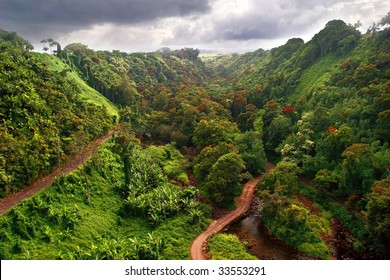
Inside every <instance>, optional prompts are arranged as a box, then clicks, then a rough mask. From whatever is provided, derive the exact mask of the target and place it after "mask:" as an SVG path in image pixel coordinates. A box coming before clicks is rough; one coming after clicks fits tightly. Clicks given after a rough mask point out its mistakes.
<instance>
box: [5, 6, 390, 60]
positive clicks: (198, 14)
mask: <svg viewBox="0 0 390 280" xmlns="http://www.w3.org/2000/svg"><path fill="white" fill-rule="evenodd" d="M388 11H390V2H389V1H383V0H311V1H307V0H273V1H269V0H61V1H59V0H1V1H0V28H3V29H6V30H9V31H16V32H18V33H19V34H21V35H22V36H24V37H25V38H26V39H28V40H30V41H32V43H37V44H38V45H39V41H40V40H41V39H43V38H48V37H52V38H54V39H56V40H58V41H59V42H60V43H61V44H62V45H66V44H69V43H73V42H80V43H83V44H86V45H88V46H89V47H91V48H94V49H106V50H112V49H119V50H123V51H130V52H132V51H152V50H156V49H159V48H161V47H163V46H166V47H170V48H182V47H196V48H200V49H214V50H221V51H226V52H229V51H232V52H236V51H238V52H240V51H249V50H255V49H258V48H271V47H274V46H278V45H280V44H282V43H285V42H286V41H287V40H288V39H289V38H292V37H301V38H303V39H304V40H310V39H311V37H312V36H313V35H314V34H315V33H317V32H319V31H320V30H321V29H322V28H324V26H325V24H326V23H327V22H328V21H330V20H333V19H341V20H343V21H345V22H346V23H351V24H354V23H356V22H357V21H358V20H360V21H361V23H362V24H363V27H362V28H361V31H362V32H364V31H365V30H367V28H368V27H369V25H371V24H372V23H373V22H374V21H375V22H378V21H379V20H380V19H381V17H383V16H384V15H386V14H387V12H388ZM364 29H365V30H364ZM39 48H41V46H40V47H39Z"/></svg>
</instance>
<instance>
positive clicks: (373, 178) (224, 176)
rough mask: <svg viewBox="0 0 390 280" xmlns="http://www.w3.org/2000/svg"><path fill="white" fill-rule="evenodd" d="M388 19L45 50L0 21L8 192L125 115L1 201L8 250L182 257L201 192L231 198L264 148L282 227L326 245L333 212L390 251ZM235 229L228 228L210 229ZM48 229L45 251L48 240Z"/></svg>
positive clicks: (272, 216) (299, 243) (198, 217)
mask: <svg viewBox="0 0 390 280" xmlns="http://www.w3.org/2000/svg"><path fill="white" fill-rule="evenodd" d="M383 22H384V23H383V24H380V25H378V26H382V28H377V27H378V26H374V27H373V28H371V29H370V30H369V32H367V33H366V34H361V33H360V32H359V31H358V30H356V29H355V28H354V27H353V26H351V25H349V24H346V23H344V22H343V21H341V20H333V21H330V22H329V23H328V24H327V25H326V26H325V28H324V29H323V30H321V31H320V32H319V33H318V34H316V35H315V36H314V37H313V38H312V40H310V41H308V42H306V43H305V42H304V41H303V40H302V39H299V38H293V39H290V40H288V42H287V43H286V44H285V45H283V46H280V47H277V48H274V49H272V50H268V51H266V50H262V49H259V50H257V51H254V52H251V53H246V54H240V55H239V54H233V55H213V56H200V54H199V50H194V49H182V50H177V51H172V50H169V49H166V48H163V49H161V50H158V51H156V52H153V53H133V54H127V53H122V52H120V51H113V52H108V51H93V50H91V49H89V48H88V47H87V46H84V45H82V44H71V45H69V46H67V47H65V48H64V49H63V50H61V51H60V52H57V56H49V55H46V54H45V55H43V54H36V53H32V52H30V50H31V45H30V44H29V43H28V42H27V41H26V40H24V39H22V38H20V37H19V36H17V35H16V34H15V33H8V32H5V31H3V30H0V50H1V52H0V70H1V71H0V91H1V96H0V98H1V100H0V118H1V119H0V120H1V124H2V125H1V128H0V129H1V130H0V151H1V152H0V186H1V190H0V195H1V196H5V195H7V194H8V193H10V192H14V191H16V190H18V189H20V188H21V187H23V186H24V185H26V184H28V183H30V182H32V181H34V180H36V179H37V178H39V177H40V176H42V175H44V174H47V172H49V171H50V170H52V169H53V168H54V167H55V166H57V165H59V164H60V163H61V162H62V160H63V159H64V158H66V157H68V156H69V155H74V154H77V153H80V151H81V150H82V148H83V145H84V144H85V143H87V142H89V141H90V140H92V139H94V138H96V137H98V136H100V135H102V134H103V133H105V132H106V131H107V130H108V129H109V127H110V126H111V125H112V124H113V123H115V122H117V121H118V120H119V119H118V117H119V118H120V121H122V122H125V123H127V124H128V125H127V126H126V127H128V128H129V131H130V133H129V131H123V132H122V133H120V134H118V136H116V137H115V139H114V142H112V143H111V144H110V145H111V146H110V148H109V149H108V148H107V149H103V150H102V151H103V152H102V151H101V152H100V153H103V154H104V155H101V156H99V157H96V158H95V161H94V160H92V161H91V162H90V163H88V164H87V165H86V166H85V167H83V169H81V170H79V171H77V172H76V173H74V174H72V175H69V176H68V177H66V178H65V177H61V178H60V179H58V181H57V182H56V184H55V186H54V187H53V188H52V190H50V191H47V192H44V193H42V194H41V195H38V196H36V197H34V198H31V199H30V200H28V201H26V202H24V203H23V204H22V205H21V206H18V207H16V208H14V209H13V210H11V211H10V212H9V213H8V214H7V215H6V216H5V217H3V218H2V220H1V222H2V223H3V225H4V227H2V228H3V230H2V232H1V240H2V242H3V243H4V244H5V247H4V248H5V249H4V251H3V252H2V255H1V257H2V258H3V257H4V258H28V257H32V258H38V257H41V258H123V259H126V258H153V259H156V258H160V259H161V258H181V257H183V258H186V257H187V254H188V250H187V251H186V250H184V247H185V246H184V245H183V244H187V245H188V244H189V243H190V239H191V238H193V237H194V236H193V235H194V234H195V233H196V232H200V230H201V229H202V227H204V226H205V224H204V222H205V217H208V210H207V208H205V207H204V205H203V204H201V203H199V197H202V196H205V197H207V199H205V201H211V202H212V203H213V205H217V206H220V207H232V205H233V204H234V197H235V196H236V195H237V194H239V193H240V186H241V185H242V183H243V180H245V179H250V178H251V177H252V176H255V175H258V174H260V173H261V172H263V171H264V170H265V163H266V161H267V158H268V159H270V160H272V161H277V162H279V163H278V164H277V166H276V168H275V169H274V170H273V171H271V172H270V173H269V174H268V175H267V176H265V177H264V180H263V183H262V184H261V189H262V192H261V197H262V199H263V203H264V205H263V208H262V209H261V213H262V215H263V218H264V221H265V223H266V224H267V226H268V227H269V229H270V231H271V232H272V233H273V234H274V235H276V236H277V237H278V238H280V239H283V240H284V241H286V242H287V243H289V244H291V245H293V246H295V247H296V248H298V249H299V250H300V251H302V252H305V253H307V254H309V255H311V256H314V257H317V258H330V257H331V250H330V248H331V247H332V244H331V243H332V242H331V241H329V240H331V239H332V238H331V236H332V234H334V232H333V230H334V229H333V228H332V225H333V224H334V220H335V219H337V221H339V222H340V223H341V224H342V226H343V227H345V228H346V229H348V231H349V232H350V234H351V239H352V240H353V242H354V246H355V247H356V248H359V250H360V251H369V252H374V253H375V254H376V255H375V256H376V257H378V258H387V257H388V256H389V240H388V236H389V220H390V218H389V213H388V210H389V206H388V201H389V199H388V196H389V193H388V189H389V188H388V187H389V186H388V185H389V184H388V180H389V175H390V169H389V166H390V149H389V146H388V145H389V135H390V125H389V123H390V70H389V69H390V67H389V66H390V55H389V53H390V28H386V26H387V23H386V20H385V18H384V19H383ZM53 42H55V41H53ZM56 44H57V47H59V44H58V43H57V42H56ZM200 57H202V59H201V58H200ZM82 79H83V80H84V81H82ZM98 92H99V93H98ZM103 96H104V97H106V98H107V99H108V100H110V101H111V102H109V101H108V100H107V99H106V98H104V97H103ZM113 103H114V104H115V105H113ZM116 106H118V108H120V109H119V111H118V109H117V107H116ZM140 143H142V144H143V146H144V148H141V147H140ZM168 143H169V144H168ZM146 146H147V147H146ZM178 149H180V152H179V151H178ZM192 171H193V175H194V176H192ZM302 177H305V178H306V179H302ZM307 179H311V180H312V181H313V182H311V181H309V180H307ZM302 180H303V181H304V182H306V183H305V184H302ZM92 182H93V183H92ZM190 184H191V185H194V186H190ZM95 189H96V191H97V192H101V195H102V196H104V197H106V196H107V199H106V200H105V202H103V200H104V198H101V200H100V198H99V199H97V197H95V198H94V190H95ZM98 190H99V191H98ZM85 193H88V194H89V195H87V198H85ZM48 197H50V198H48ZM308 200H309V201H310V203H308ZM202 201H203V200H202ZM48 205H49V206H48ZM95 207H96V208H95ZM103 209H104V210H103ZM30 212H31V213H32V214H29V215H28V214H27V213H30ZM88 213H89V214H88ZM88 215H90V216H91V217H92V218H91V219H92V220H89V219H90V218H88V217H89V216H88ZM27 217H29V219H27ZM93 219H95V220H93ZM93 221H94V222H95V224H93ZM97 225H102V226H101V228H100V229H98V228H97V227H98V226H97ZM113 225H115V226H117V227H118V230H112V228H113ZM125 227H130V228H131V230H129V233H128V234H124V232H125V230H124V228H125ZM187 228H191V229H192V230H191V232H188V231H187V230H184V229H187ZM110 231H111V232H110ZM166 232H171V235H172V236H171V237H166V236H165V235H164V234H165V233H166ZM148 233H149V234H148ZM83 236H85V238H84V237H83ZM87 238H92V239H93V240H99V242H92V243H91V242H90V241H89V240H90V239H87ZM228 239H229V240H228ZM231 239H232V237H226V236H218V235H217V236H216V237H214V239H213V241H212V244H214V245H215V244H218V243H219V244H221V243H229V242H233V241H232V240H231ZM87 240H88V241H87ZM54 241H55V242H54ZM53 242H54V243H58V246H57V245H56V246H57V247H56V246H54V244H52V243H53ZM63 243H64V244H63ZM47 244H49V247H50V250H49V252H50V253H48V254H47V255H41V256H39V255H38V253H37V252H38V250H39V249H41V248H42V247H43V246H47ZM61 244H63V245H61ZM65 244H66V245H65ZM77 246H78V247H77ZM234 246H236V245H234ZM237 246H238V245H237ZM54 248H55V249H54ZM58 248H60V250H61V252H62V253H63V254H62V253H61V254H62V255H61V254H60V253H59V252H58ZM129 248H132V249H131V250H130V249H129ZM241 249H242V248H241ZM56 250H57V251H56ZM218 250H219V249H218ZM53 252H55V253H53ZM184 252H185V253H184ZM28 254H30V255H28ZM233 257H234V256H233ZM234 258H235V257H234Z"/></svg>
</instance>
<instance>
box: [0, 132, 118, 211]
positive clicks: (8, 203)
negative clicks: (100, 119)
mask: <svg viewBox="0 0 390 280" xmlns="http://www.w3.org/2000/svg"><path fill="white" fill-rule="evenodd" d="M121 129H122V126H121V125H118V126H117V127H115V128H114V129H113V130H111V131H110V132H108V133H107V134H105V135H103V136H102V137H100V138H98V139H96V140H94V141H92V142H91V143H89V144H88V145H87V146H86V147H85V148H84V149H83V152H82V153H81V154H79V155H77V156H75V157H74V158H73V159H72V160H70V161H69V162H68V163H67V164H66V165H65V166H63V167H61V168H59V169H57V170H56V171H54V172H53V173H51V174H50V175H48V176H46V177H44V178H42V179H40V180H39V181H37V182H35V183H33V184H31V185H28V186H26V187H24V188H23V189H22V190H21V191H19V192H17V193H14V194H11V195H9V196H7V197H6V198H4V199H3V200H1V201H0V216H1V215H3V214H4V213H6V212H7V211H9V210H10V209H11V208H12V207H14V206H15V205H17V204H19V203H20V202H21V201H22V200H24V199H26V198H29V197H31V196H33V195H34V194H36V193H38V192H39V191H41V190H43V189H45V188H47V187H48V186H50V185H51V184H52V183H53V181H54V180H55V178H56V177H58V176H59V175H61V174H62V173H69V172H71V171H73V170H74V169H76V168H77V167H79V166H80V165H81V164H83V163H84V162H86V161H87V159H88V158H89V157H90V156H91V155H92V153H93V151H94V150H95V149H96V148H97V147H99V146H100V145H101V144H103V143H104V142H105V141H106V140H107V139H109V138H110V137H111V136H112V135H113V134H115V133H117V132H118V131H120V130H121Z"/></svg>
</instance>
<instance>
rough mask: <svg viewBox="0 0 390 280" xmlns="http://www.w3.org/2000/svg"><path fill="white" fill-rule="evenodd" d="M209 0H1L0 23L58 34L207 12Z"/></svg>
mask: <svg viewBox="0 0 390 280" xmlns="http://www.w3.org/2000/svg"><path fill="white" fill-rule="evenodd" d="M209 10H210V7H209V3H208V0H185V1H182V0H158V1H156V0H110V1H108V0H28V1H26V0H1V2H0V25H1V26H5V27H7V28H11V27H14V29H18V30H23V33H29V34H31V33H41V32H42V29H48V30H50V32H55V33H58V34H61V33H66V32H70V31H74V30H79V29H87V28H88V27H90V26H92V25H95V24H104V23H113V24H118V25H123V24H127V25H129V24H139V23H145V22H150V21H153V20H158V19H161V18H167V17H183V16H188V15H193V14H200V13H206V12H207V11H209Z"/></svg>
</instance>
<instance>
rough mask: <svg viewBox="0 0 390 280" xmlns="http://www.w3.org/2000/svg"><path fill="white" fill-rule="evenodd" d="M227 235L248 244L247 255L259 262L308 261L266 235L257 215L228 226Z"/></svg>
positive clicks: (284, 244)
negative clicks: (234, 236) (233, 235)
mask: <svg viewBox="0 0 390 280" xmlns="http://www.w3.org/2000/svg"><path fill="white" fill-rule="evenodd" d="M228 233H230V234H235V235H236V236H238V238H239V239H240V240H241V241H244V242H247V243H248V253H250V254H252V255H254V256H256V257H257V258H259V259H261V260H304V259H310V258H309V257H308V256H305V255H303V254H301V253H299V252H298V250H296V249H295V248H294V247H292V246H290V245H288V244H286V243H284V242H282V241H281V240H279V239H277V238H275V237H274V236H272V235H271V234H269V233H268V231H267V228H266V226H265V225H264V223H263V221H262V219H261V217H260V216H258V215H251V216H248V217H246V218H243V219H241V220H239V221H237V222H235V223H233V224H231V225H230V227H229V229H228Z"/></svg>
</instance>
